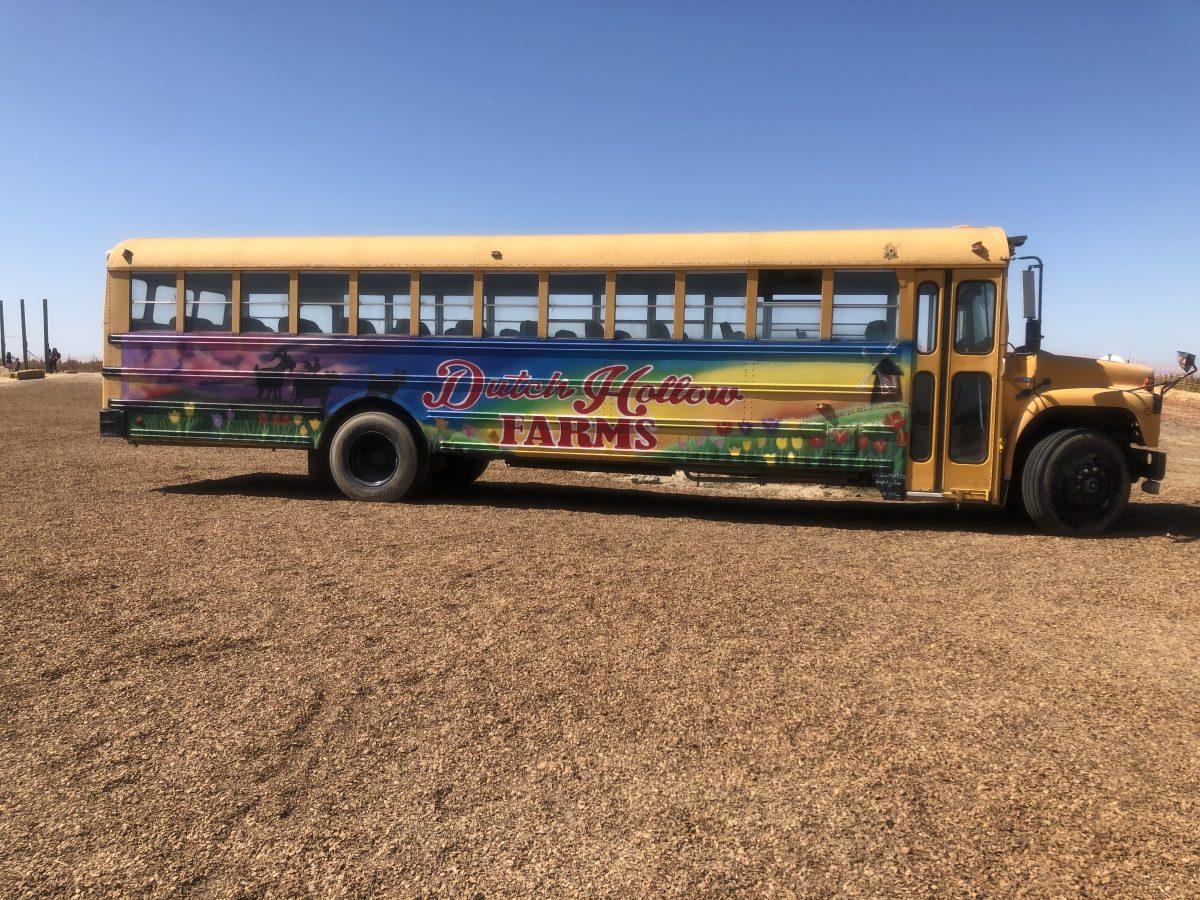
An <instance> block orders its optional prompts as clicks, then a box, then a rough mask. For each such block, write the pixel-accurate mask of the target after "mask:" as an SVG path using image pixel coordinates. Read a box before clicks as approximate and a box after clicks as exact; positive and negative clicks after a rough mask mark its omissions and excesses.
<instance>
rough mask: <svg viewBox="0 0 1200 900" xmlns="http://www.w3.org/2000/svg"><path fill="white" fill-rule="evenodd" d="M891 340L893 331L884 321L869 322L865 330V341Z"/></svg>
mask: <svg viewBox="0 0 1200 900" xmlns="http://www.w3.org/2000/svg"><path fill="white" fill-rule="evenodd" d="M891 339H892V330H891V328H889V327H888V323H887V322H885V321H884V320H883V319H876V320H875V321H873V322H868V323H867V327H866V328H864V329H863V340H864V341H890V340H891Z"/></svg>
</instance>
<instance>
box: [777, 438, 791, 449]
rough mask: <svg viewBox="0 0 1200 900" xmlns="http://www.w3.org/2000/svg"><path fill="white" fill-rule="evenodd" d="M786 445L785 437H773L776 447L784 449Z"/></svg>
mask: <svg viewBox="0 0 1200 900" xmlns="http://www.w3.org/2000/svg"><path fill="white" fill-rule="evenodd" d="M787 445H788V439H787V438H785V437H778V438H775V446H776V447H778V448H779V449H780V450H786V449H787Z"/></svg>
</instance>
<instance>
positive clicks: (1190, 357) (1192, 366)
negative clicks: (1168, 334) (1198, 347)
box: [1176, 350, 1196, 375]
mask: <svg viewBox="0 0 1200 900" xmlns="http://www.w3.org/2000/svg"><path fill="white" fill-rule="evenodd" d="M1176 356H1177V357H1178V359H1179V368H1181V369H1183V371H1184V372H1186V373H1187V374H1189V375H1190V374H1191V373H1192V372H1195V371H1196V354H1195V353H1188V352H1187V351H1186V350H1180V351H1179V352H1178V353H1177V354H1176Z"/></svg>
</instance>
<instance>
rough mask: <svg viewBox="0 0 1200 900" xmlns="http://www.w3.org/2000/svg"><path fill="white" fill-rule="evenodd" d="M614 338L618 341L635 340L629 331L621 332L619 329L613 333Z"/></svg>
mask: <svg viewBox="0 0 1200 900" xmlns="http://www.w3.org/2000/svg"><path fill="white" fill-rule="evenodd" d="M613 338H615V339H616V340H618V341H628V340H631V339H632V338H633V335H631V334H630V333H629V332H628V331H621V330H620V329H619V328H618V329H617V330H616V331H614V332H613Z"/></svg>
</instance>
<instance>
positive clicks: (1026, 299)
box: [1021, 268, 1038, 319]
mask: <svg viewBox="0 0 1200 900" xmlns="http://www.w3.org/2000/svg"><path fill="white" fill-rule="evenodd" d="M1021 300H1022V302H1023V303H1024V306H1025V318H1026V319H1036V318H1037V307H1038V304H1037V282H1036V281H1035V279H1034V272H1033V269H1031V268H1030V269H1026V270H1025V271H1024V272H1022V273H1021Z"/></svg>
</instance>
